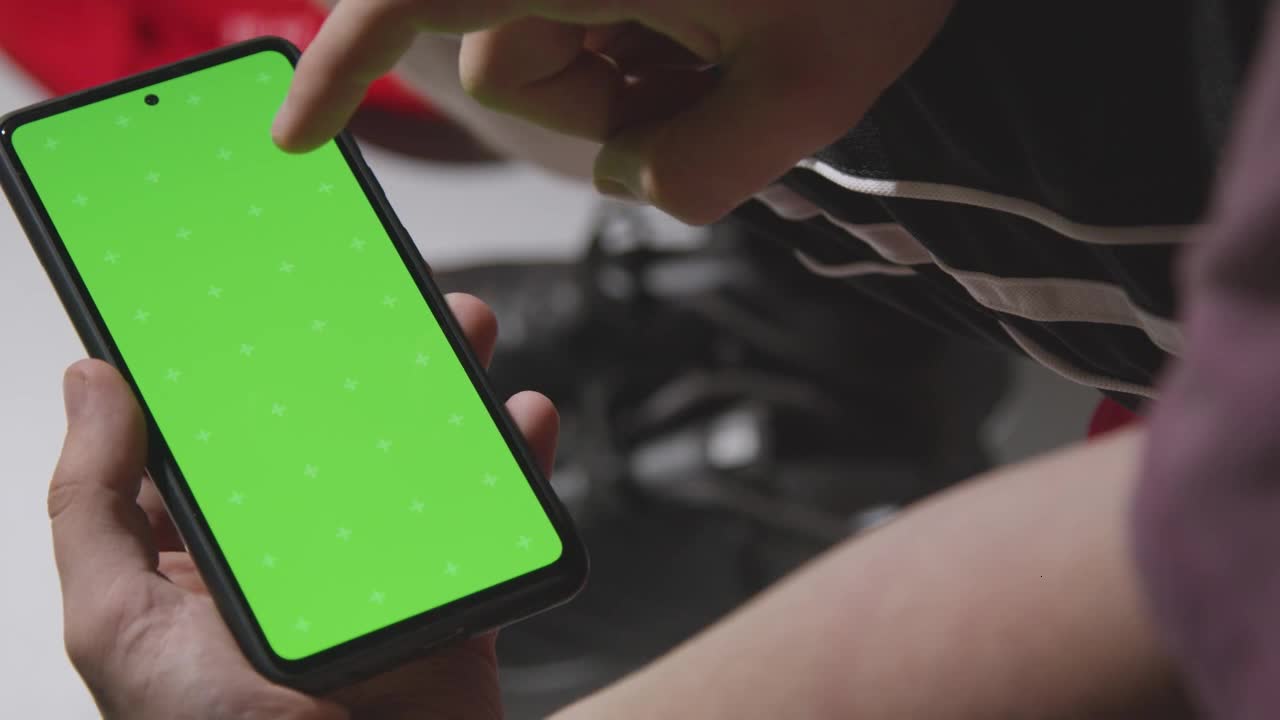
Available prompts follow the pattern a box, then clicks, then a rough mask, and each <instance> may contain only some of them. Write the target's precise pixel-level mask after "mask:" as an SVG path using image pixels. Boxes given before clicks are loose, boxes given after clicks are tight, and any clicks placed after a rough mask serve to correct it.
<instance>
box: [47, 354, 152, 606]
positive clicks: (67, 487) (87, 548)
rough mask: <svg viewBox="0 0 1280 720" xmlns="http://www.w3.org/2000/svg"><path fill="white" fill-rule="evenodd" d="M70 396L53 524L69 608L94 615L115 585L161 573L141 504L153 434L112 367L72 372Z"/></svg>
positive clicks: (92, 363) (93, 363)
mask: <svg viewBox="0 0 1280 720" xmlns="http://www.w3.org/2000/svg"><path fill="white" fill-rule="evenodd" d="M63 388H64V394H65V398H66V407H67V436H66V440H65V442H64V444H63V448H62V456H61V458H59V460H58V466H57V469H56V470H54V473H53V480H52V482H51V483H50V484H49V518H50V520H51V522H52V525H53V550H54V556H55V557H56V559H57V565H58V575H59V576H60V577H61V579H62V588H63V599H64V603H65V604H66V607H67V609H68V610H71V609H72V608H73V607H77V606H79V607H83V608H84V609H85V610H86V611H89V610H91V609H92V608H93V606H94V604H95V602H96V600H97V598H99V597H100V596H101V593H102V592H103V591H104V590H105V589H106V588H107V587H108V586H109V585H110V584H111V583H114V582H116V581H118V580H120V579H122V578H126V577H128V576H131V575H136V574H139V573H147V572H150V571H153V570H154V569H155V567H156V552H155V549H154V547H152V545H151V540H150V535H149V526H148V524H147V517H146V514H145V513H143V511H142V509H141V508H139V507H138V505H137V502H136V498H137V496H138V487H139V484H140V483H141V479H142V470H143V465H144V463H145V458H146V445H147V438H146V430H145V427H146V426H145V423H144V421H143V418H142V412H141V410H140V409H139V408H138V403H137V401H136V400H135V399H134V396H133V392H132V391H131V390H130V388H129V386H128V384H126V383H125V381H124V379H123V378H121V377H120V374H119V373H118V372H116V370H115V368H112V367H111V366H110V365H107V364H106V363H103V362H100V361H97V360H84V361H81V362H78V363H76V364H75V365H72V366H71V367H70V368H69V369H68V370H67V373H66V376H65V378H64V381H63Z"/></svg>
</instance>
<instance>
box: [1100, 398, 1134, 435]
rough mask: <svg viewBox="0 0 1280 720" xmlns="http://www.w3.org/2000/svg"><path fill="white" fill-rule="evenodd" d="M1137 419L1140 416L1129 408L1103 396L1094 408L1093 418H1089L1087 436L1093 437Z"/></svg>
mask: <svg viewBox="0 0 1280 720" xmlns="http://www.w3.org/2000/svg"><path fill="white" fill-rule="evenodd" d="M1139 419H1140V416H1139V415H1138V414H1137V413H1135V412H1133V411H1132V410H1130V409H1129V408H1127V407H1125V406H1123V405H1121V404H1120V403H1118V402H1116V401H1115V400H1112V399H1111V398H1103V399H1102V402H1100V403H1098V407H1097V408H1095V409H1094V411H1093V418H1092V419H1090V420H1089V437H1091V438H1093V437H1097V436H1099V435H1105V434H1107V433H1109V432H1111V431H1112V430H1119V429H1120V428H1122V427H1126V426H1128V425H1132V424H1133V423H1135V422H1137V421H1138V420H1139Z"/></svg>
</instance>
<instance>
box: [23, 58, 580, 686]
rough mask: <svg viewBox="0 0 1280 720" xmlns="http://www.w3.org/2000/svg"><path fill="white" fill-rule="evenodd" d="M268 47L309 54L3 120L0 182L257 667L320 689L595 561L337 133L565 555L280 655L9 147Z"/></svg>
mask: <svg viewBox="0 0 1280 720" xmlns="http://www.w3.org/2000/svg"><path fill="white" fill-rule="evenodd" d="M260 52H278V53H280V54H281V55H283V56H284V57H285V58H286V59H287V60H288V61H289V62H290V64H291V65H296V64H297V61H298V58H299V55H300V53H299V51H298V49H297V48H296V47H295V46H294V45H293V44H292V43H290V42H289V41H287V40H285V39H283V38H278V37H261V38H255V39H253V40H249V41H245V42H241V43H237V44H234V45H229V46H226V47H223V48H220V49H218V50H214V51H212V52H208V53H204V54H201V55H197V56H194V57H191V58H188V59H186V60H183V61H180V62H177V63H174V64H171V65H167V66H164V67H160V68H156V69H153V70H150V71H147V72H144V73H140V74H138V75H134V76H131V77H128V78H124V79H121V80H119V81H116V82H112V83H109V84H106V85H102V86H99V87H95V88H91V89H88V90H85V91H82V92H79V93H75V94H72V95H68V96H65V97H60V98H55V99H52V100H48V101H45V102H41V103H37V104H35V105H31V106H28V107H25V108H22V109H20V110H17V111H15V112H12V113H9V114H8V115H5V116H4V117H3V118H0V184H2V185H3V189H4V191H5V194H6V195H7V196H8V198H9V201H10V204H11V205H12V206H13V208H14V211H15V212H16V213H17V215H18V219H19V221H20V223H21V225H22V227H23V229H24V230H25V231H26V234H27V236H28V238H29V239H30V241H31V245H32V247H33V248H34V250H35V252H36V254H37V256H38V257H39V259H40V261H41V263H42V265H43V266H44V268H45V271H46V273H47V274H48V275H49V277H50V279H51V281H52V282H53V284H54V287H55V289H56V291H57V294H58V297H59V299H60V300H61V301H62V303H63V306H64V308H65V309H66V311H67V314H68V315H69V316H70V318H71V321H72V323H73V325H74V326H75V328H76V331H77V333H78V334H79V336H80V338H81V341H82V342H83V343H84V345H85V348H86V349H87V351H88V352H89V354H90V355H91V356H92V357H95V358H98V359H101V360H104V361H106V362H108V363H110V364H112V365H113V366H115V367H116V368H117V369H118V370H119V371H120V373H121V374H122V375H123V376H124V378H125V380H126V381H128V383H129V384H130V386H131V387H132V388H133V391H134V394H135V396H136V397H137V398H138V402H139V404H140V405H141V407H142V410H143V413H144V415H145V417H146V421H147V432H148V436H149V441H150V442H149V453H148V462H147V467H148V470H149V472H150V473H151V475H152V477H153V479H154V480H155V484H156V487H157V488H158V489H159V491H160V494H161V496H162V497H163V499H164V501H165V504H166V505H167V506H168V508H169V511H170V514H171V515H172V516H173V520H174V523H175V524H176V525H177V527H178V530H179V531H180V532H181V533H182V536H183V539H184V540H185V541H186V542H187V545H188V548H189V549H190V551H191V555H192V558H193V560H194V561H195V563H196V565H197V566H198V568H199V570H200V572H201V575H202V576H203V577H204V579H205V582H206V584H208V586H209V590H210V593H211V595H212V596H213V598H214V600H215V601H216V603H217V605H218V607H219V609H220V611H221V612H222V615H223V617H224V618H225V620H226V622H227V624H228V626H229V627H230V629H231V631H232V634H233V635H234V636H235V638H236V640H237V642H238V643H239V644H240V646H241V648H242V650H243V651H244V653H245V655H246V656H247V657H248V658H249V660H250V661H251V662H252V663H253V664H254V666H255V667H257V668H258V670H259V671H260V672H262V673H263V674H264V675H266V676H267V677H269V678H271V679H272V680H274V681H276V682H280V683H283V684H287V685H290V686H293V687H298V688H300V689H304V690H308V691H313V692H315V691H322V690H326V689H330V688H333V687H337V686H340V685H343V684H346V683H349V682H351V681H354V680H356V679H359V678H361V677H365V676H368V675H371V674H374V673H376V672H378V671H380V670H383V669H386V668H388V667H390V666H392V665H394V664H396V663H398V662H401V661H403V660H405V659H407V658H408V657H410V656H413V655H415V654H418V653H421V652H423V651H424V650H430V649H432V648H435V647H437V646H439V645H440V644H442V643H447V642H449V641H452V640H455V639H458V638H461V637H465V636H470V635H474V634H477V633H481V632H485V631H487V630H491V629H493V628H496V627H499V626H502V625H505V624H509V623H511V622H514V621H516V620H519V619H521V618H524V617H527V616H529V615H532V614H536V613H538V612H541V611H543V610H546V609H549V608H551V607H554V606H556V605H559V604H561V603H563V602H566V601H568V600H569V599H570V598H572V597H573V596H574V595H575V594H577V592H578V591H579V590H580V589H581V588H582V586H583V584H584V583H585V582H586V577H587V574H588V571H589V563H588V558H587V553H586V548H585V546H584V545H583V544H582V541H581V539H580V537H579V536H578V534H577V532H576V530H575V528H574V525H573V522H572V519H571V518H570V517H569V515H568V513H567V512H566V511H565V509H564V507H563V506H562V505H561V503H560V502H559V500H558V498H556V496H555V493H554V492H553V491H552V489H551V486H550V483H549V482H548V480H547V478H546V477H545V476H544V474H543V473H542V472H541V471H540V470H539V468H538V465H537V462H536V461H535V460H534V458H533V455H532V453H531V452H530V450H529V449H528V447H527V445H526V444H525V442H524V440H523V438H522V436H521V435H520V433H519V431H518V430H517V429H516V427H515V424H514V422H513V421H512V420H511V418H510V416H509V415H508V414H507V412H506V410H505V408H504V406H503V404H502V403H501V402H500V401H499V400H498V398H497V396H496V394H495V393H494V391H493V389H492V387H491V386H490V384H489V382H488V380H487V377H486V375H485V373H484V371H483V369H482V366H481V364H480V362H479V360H478V359H477V358H476V356H475V354H474V353H473V352H472V350H471V348H470V346H469V345H468V344H467V342H466V341H465V339H464V336H463V334H462V330H461V328H460V327H459V326H458V325H457V322H456V320H455V319H454V317H453V314H452V313H451V312H449V311H448V306H447V304H446V302H445V299H444V296H443V294H442V293H441V292H440V290H439V289H438V288H437V287H436V285H435V283H434V282H432V280H431V276H430V275H431V271H430V268H429V267H428V265H427V263H426V262H425V261H424V260H423V258H422V256H421V254H420V252H419V251H418V248H417V246H416V245H415V244H414V242H413V240H412V239H411V238H410V237H409V234H408V232H407V231H406V230H405V229H404V227H403V226H402V225H401V223H400V221H399V220H398V218H397V217H396V215H395V212H394V211H393V210H392V208H391V206H390V204H389V203H388V202H387V199H386V196H385V195H384V193H383V191H382V188H381V186H379V184H378V182H377V180H376V179H375V178H374V176H373V173H372V172H371V171H370V169H369V167H368V165H367V164H366V163H365V161H364V158H363V156H362V155H361V153H360V150H359V148H358V146H357V145H356V143H355V141H354V139H353V138H352V137H351V135H350V133H349V132H346V131H344V132H343V133H341V134H340V135H339V136H338V137H337V138H335V142H336V143H337V146H338V148H339V149H340V150H341V152H342V155H343V157H344V158H345V159H346V161H347V164H348V166H349V167H350V169H351V172H352V174H353V175H354V176H355V177H356V179H357V181H358V182H359V184H360V187H361V188H362V190H363V191H364V192H365V195H366V197H367V198H368V200H369V202H370V205H371V206H372V207H373V209H374V210H375V212H376V213H377V214H378V218H379V220H380V221H381V222H382V225H383V227H384V228H385V230H386V232H387V235H388V237H389V238H391V241H392V242H393V243H394V245H395V246H396V249H397V251H398V252H399V254H400V257H401V259H402V261H403V262H404V263H405V267H406V268H407V269H408V270H409V272H410V274H411V275H412V276H413V278H414V281H415V283H416V284H417V286H418V289H419V291H420V292H421V293H422V296H423V298H424V299H425V300H426V303H427V305H428V307H429V308H430V309H431V312H432V314H433V315H434V316H435V318H436V320H437V322H439V323H440V325H441V327H442V328H443V329H444V331H445V335H446V336H447V337H448V339H449V342H450V344H451V346H452V347H453V349H454V351H455V353H457V355H458V357H459V359H460V360H461V361H462V364H463V366H464V368H465V369H466V372H467V375H468V376H469V377H470V378H471V382H472V384H473V386H474V387H475V388H476V391H477V392H478V393H479V394H480V396H481V398H482V399H483V401H484V403H485V406H486V408H487V409H488V410H489V413H490V415H491V416H492V417H493V419H494V421H495V423H496V424H497V426H498V428H499V430H500V431H501V433H502V435H503V437H504V439H505V440H506V442H507V446H508V448H510V450H511V452H512V455H513V456H514V457H515V459H516V461H517V463H518V464H519V466H520V467H521V469H522V471H523V472H524V474H525V477H526V478H527V480H528V482H529V484H530V486H531V488H532V489H533V491H534V493H535V495H536V496H537V497H538V500H539V502H540V503H541V505H542V507H543V509H544V511H545V512H546V514H547V517H548V518H549V519H550V521H551V523H552V525H553V526H554V528H555V530H556V532H557V534H558V535H559V536H560V540H561V544H562V547H563V551H562V552H561V555H560V558H559V559H558V560H556V561H555V562H554V563H552V564H551V565H548V566H546V567H544V568H541V569H538V570H535V571H533V572H531V573H527V574H525V575H522V576H519V577H516V578H513V579H511V580H509V581H507V582H505V583H502V584H499V585H495V586H493V587H490V588H488V589H486V590H483V591H481V592H479V593H475V594H473V595H469V596H466V597H464V598H460V599H459V600H456V601H454V602H451V603H449V604H446V605H442V606H439V607H437V608H433V609H431V610H427V611H425V612H423V613H420V614H418V615H415V616H413V617H411V618H408V619H406V620H403V621H400V622H398V623H395V624H393V625H389V626H387V627H384V628H382V629H379V630H377V631H374V632H372V633H369V634H367V635H363V636H361V637H358V638H355V639H353V640H350V641H348V642H345V643H343V644H341V645H337V646H335V647H333V648H330V649H328V650H324V651H322V652H320V653H316V654H314V655H311V656H308V657H306V658H302V659H297V660H290V659H285V658H282V657H280V656H279V655H277V654H276V653H275V651H274V650H273V649H272V648H271V646H270V644H269V643H268V642H267V639H266V636H265V635H264V633H263V632H262V629H261V628H260V627H259V625H258V622H257V620H256V619H255V618H254V616H253V614H252V612H251V611H250V609H249V605H248V602H247V600H246V598H245V596H244V594H243V592H242V591H241V589H240V586H239V583H238V582H237V581H236V579H235V576H234V575H233V574H232V572H231V570H230V567H229V565H228V564H227V561H226V558H225V557H224V556H223V554H222V551H221V549H220V548H219V546H218V544H217V542H216V541H215V540H214V538H213V536H212V533H211V531H210V529H209V526H208V524H207V523H206V521H205V519H204V516H203V514H202V513H201V511H200V509H199V507H198V506H197V505H196V503H195V501H194V498H193V497H192V494H191V491H190V489H189V488H188V486H187V483H186V480H185V478H184V477H183V476H182V474H181V471H180V469H179V468H178V465H177V463H176V461H175V460H174V458H173V456H172V454H171V453H170V451H169V449H168V447H167V445H166V444H165V441H164V438H163V436H162V435H161V433H160V432H159V429H158V427H157V425H156V422H155V419H154V417H153V416H152V414H151V411H150V408H148V406H147V403H146V400H145V399H144V398H143V397H142V394H141V393H140V392H139V389H138V386H137V384H136V383H135V381H134V379H133V377H132V375H131V374H130V372H129V369H128V365H127V363H126V362H125V360H124V358H123V357H122V356H121V354H120V352H119V349H118V348H117V347H116V345H115V343H114V341H113V340H112V338H111V336H110V334H109V333H108V332H107V329H106V325H105V323H104V322H103V320H102V317H101V316H100V315H99V313H98V310H97V307H96V305H95V304H94V302H93V299H92V297H91V296H90V295H89V293H88V291H87V289H86V287H85V285H84V283H83V281H82V279H81V277H80V274H79V273H78V272H77V270H76V268H75V266H74V264H73V263H72V262H71V258H70V256H69V254H68V253H67V250H66V248H65V246H64V245H63V243H62V240H61V238H60V237H59V235H58V233H57V230H56V229H55V227H54V225H53V222H52V220H51V218H50V216H49V214H48V212H47V211H46V209H45V207H44V205H43V203H42V202H41V201H40V198H39V197H38V195H37V194H36V192H35V189H34V187H33V186H32V184H31V181H30V178H29V177H28V176H27V174H26V172H25V171H24V170H23V167H22V164H21V162H20V160H19V159H18V157H17V155H16V153H15V151H14V148H13V145H12V137H13V132H14V131H15V130H16V129H17V128H18V127H20V126H21V125H23V124H25V123H28V122H32V121H35V120H38V119H41V118H44V117H48V116H50V115H56V114H58V113H61V112H65V111H67V110H71V109H74V108H78V107H82V106H84V105H88V104H92V103H95V102H99V101H101V100H105V99H107V98H111V97H115V96H117V95H120V94H124V93H129V92H135V91H137V90H140V89H142V88H146V87H148V86H150V85H154V84H156V83H158V82H163V81H166V80H170V79H173V78H176V77H180V76H183V75H188V74H191V73H194V72H199V71H201V70H205V69H208V68H210V67H213V66H216V65H219V64H222V63H226V62H229V61H233V60H236V59H239V58H242V57H246V56H249V55H253V54H256V53H260Z"/></svg>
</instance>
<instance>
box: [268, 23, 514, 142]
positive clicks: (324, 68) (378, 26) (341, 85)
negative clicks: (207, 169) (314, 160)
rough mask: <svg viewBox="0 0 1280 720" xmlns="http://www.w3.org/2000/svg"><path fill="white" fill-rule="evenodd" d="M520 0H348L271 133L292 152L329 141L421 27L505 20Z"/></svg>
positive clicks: (313, 49)
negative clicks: (454, 0) (443, 1)
mask: <svg viewBox="0 0 1280 720" xmlns="http://www.w3.org/2000/svg"><path fill="white" fill-rule="evenodd" d="M515 4H516V3H515V1H514V0H469V1H468V2H447V3H440V2H431V1H430V0H423V1H421V2H415V1H413V0H345V1H344V2H340V3H338V5H337V7H335V8H334V9H333V12H332V13H331V14H330V15H329V17H328V18H327V19H326V20H325V22H324V25H323V26H322V27H321V28H320V32H319V33H318V34H317V35H316V37H315V39H314V40H313V41H312V42H311V45H310V46H309V47H308V48H307V51H306V52H305V53H303V55H302V59H301V60H300V61H299V62H298V70H297V72H296V73H295V74H294V79H293V84H292V86H291V87H290V88H289V95H288V97H286V98H285V101H284V105H283V107H281V109H280V112H279V114H278V115H277V116H276V120H275V124H274V126H273V127H272V135H273V136H274V138H275V141H276V144H277V145H279V146H280V147H281V148H282V149H284V150H288V151H290V152H305V151H307V150H311V149H313V148H315V147H318V146H319V145H321V144H323V143H325V142H327V141H328V140H329V139H330V138H332V137H333V136H334V135H337V134H338V133H339V132H340V131H341V130H342V128H343V126H344V125H346V123H347V121H348V120H349V119H350V118H351V115H352V114H353V113H355V110H356V106H357V105H359V104H360V101H361V99H363V98H364V94H365V92H366V91H367V90H368V88H369V84H370V83H372V82H373V81H374V80H376V79H378V78H379V77H381V76H382V75H383V74H385V73H387V72H388V71H390V70H391V68H392V67H393V66H394V65H395V63H396V61H397V60H398V59H399V58H400V56H401V55H404V53H405V51H406V50H408V49H409V45H410V44H411V43H412V42H413V37H414V35H415V34H416V33H417V32H418V31H419V30H421V29H431V30H436V31H442V32H463V31H466V30H470V29H474V28H479V27H486V26H487V25H492V24H495V23H497V22H500V21H501V20H502V19H504V18H505V17H506V16H507V15H508V14H509V13H510V12H511V11H512V8H513V6H514V5H515Z"/></svg>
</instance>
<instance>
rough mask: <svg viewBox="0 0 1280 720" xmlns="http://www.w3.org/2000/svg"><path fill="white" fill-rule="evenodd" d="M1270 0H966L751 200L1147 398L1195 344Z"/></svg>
mask: <svg viewBox="0 0 1280 720" xmlns="http://www.w3.org/2000/svg"><path fill="white" fill-rule="evenodd" d="M1266 5H1267V3H1266V2H1265V1H1264V0H1249V1H1243V0H1242V1H1238V2H1232V1H1231V0H1204V1H1202V2H1197V1H1195V0H1132V1H1130V2H1121V3H1110V2H1096V1H1086V2H1075V3H1028V2H1020V1H1018V0H986V1H979V2H960V3H958V5H957V7H956V9H955V11H954V12H953V14H952V16H951V18H950V19H949V20H948V22H947V24H946V26H945V27H944V29H943V30H942V32H941V33H940V34H939V36H938V37H937V39H936V40H935V41H934V43H933V44H932V45H931V46H930V48H929V49H928V50H927V51H926V52H925V54H924V55H923V56H922V57H921V58H920V59H919V60H918V61H917V62H916V63H915V65H914V66H913V67H912V68H911V69H910V70H909V71H908V72H907V73H906V74H905V75H904V76H903V77H902V78H901V79H900V80H899V81H898V82H897V83H896V84H894V85H893V86H892V87H891V88H890V89H889V90H888V91H886V93H885V94H884V95H883V96H882V97H881V98H880V100H879V101H878V103H877V104H876V105H875V107H874V108H873V109H872V111H871V112H870V114H869V115H868V116H867V117H866V118H865V119H864V121H863V122H862V123H861V124H860V125H859V126H858V127H857V128H855V129H854V130H853V131H852V132H850V133H848V134H847V135H846V136H845V137H844V138H843V139H841V140H840V141H839V142H838V143H836V144H834V145H832V146H830V147H828V148H826V149H824V150H822V151H821V152H819V153H817V154H816V156H814V157H812V158H809V159H807V160H805V161H804V162H802V163H800V165H798V166H797V167H796V168H795V169H794V170H793V171H791V172H790V173H788V174H787V175H786V176H785V177H783V178H781V179H780V181H779V182H778V183H777V184H775V185H774V186H772V187H770V188H769V189H768V190H766V191H765V192H763V193H760V194H759V195H758V196H757V197H756V199H754V200H753V201H751V202H749V203H748V204H747V205H745V206H744V207H742V208H740V209H739V210H738V212H737V215H738V217H739V218H741V219H744V220H746V221H748V222H749V223H751V224H752V225H753V226H755V227H757V228H759V229H762V230H764V231H765V232H767V233H768V234H769V235H771V236H774V237H777V238H779V239H782V240H785V241H786V242H788V243H789V244H790V245H791V246H792V247H794V248H795V250H796V255H797V257H798V258H799V260H800V262H801V263H803V264H804V265H805V266H807V267H808V268H809V269H810V270H812V271H813V272H815V273H817V274H819V275H822V276H826V277H831V278H847V279H848V282H850V283H851V284H853V285H854V286H855V287H857V288H859V289H860V290H862V291H864V292H867V293H870V294H871V295H873V296H875V297H876V298H878V299H880V300H883V301H885V302H887V303H889V304H891V305H894V306H896V307H898V308H900V309H902V310H904V311H906V312H907V313H909V314H911V315H913V316H915V317H917V318H920V319H922V320H924V321H926V322H929V323H931V324H934V325H936V326H939V327H942V328H944V329H946V330H949V331H952V332H957V333H961V334H964V335H968V336H971V337H977V338H980V339H983V340H987V341H991V342H995V343H998V344H1001V345H1005V346H1008V347H1010V348H1013V349H1015V350H1018V351H1021V352H1023V353H1025V354H1026V355H1029V356H1030V357H1032V358H1033V359H1035V360H1037V361H1039V362H1041V363H1042V364H1044V365H1046V366H1048V367H1049V368H1050V369H1052V370H1054V371H1056V372H1058V373H1059V374H1061V375H1063V376H1065V377H1067V378H1069V379H1071V380H1074V381H1077V382H1080V383H1083V384H1086V385H1090V386H1093V387H1096V388H1099V389H1100V390H1103V391H1104V392H1106V393H1107V394H1108V395H1110V396H1112V397H1114V398H1115V399H1117V400H1118V401H1120V402H1122V403H1124V404H1126V405H1128V406H1129V407H1136V406H1137V405H1138V404H1139V403H1140V402H1141V401H1142V399H1143V398H1149V397H1151V396H1152V395H1153V392H1154V390H1153V388H1154V386H1155V384H1156V380H1157V377H1158V375H1159V373H1160V371H1161V368H1162V366H1163V365H1164V363H1165V361H1166V360H1167V359H1168V358H1169V357H1170V356H1177V355H1178V354H1179V353H1180V350H1181V346H1182V333H1181V331H1180V328H1179V326H1178V324H1177V322H1176V317H1177V313H1178V303H1177V296H1176V294H1175V292H1174V282H1173V274H1174V269H1175V265H1174V263H1175V259H1176V256H1177V252H1178V248H1179V245H1180V244H1181V243H1182V242H1183V241H1184V240H1186V239H1187V237H1188V235H1189V234H1190V232H1191V231H1192V230H1193V229H1194V226H1195V224H1196V223H1197V222H1199V221H1200V219H1201V217H1202V214H1203V213H1204V211H1205V208H1206V202H1207V198H1208V196H1209V189H1210V187H1211V185H1212V182H1213V179H1214V173H1215V168H1216V166H1217V161H1218V155H1219V151H1220V149H1221V147H1222V144H1223V141H1224V139H1225V136H1226V133H1227V129H1228V127H1229V124H1230V120H1231V115H1232V110H1233V104H1234V101H1235V98H1236V96H1237V94H1238V90H1239V88H1240V84H1241V80H1242V78H1243V75H1244V72H1245V70H1246V69H1247V66H1248V63H1249V61H1250V59H1251V56H1252V53H1253V50H1254V46H1255V44H1256V41H1257V37H1256V32H1257V28H1258V26H1259V25H1260V23H1261V19H1262V17H1263V15H1264V11H1265V8H1266Z"/></svg>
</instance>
